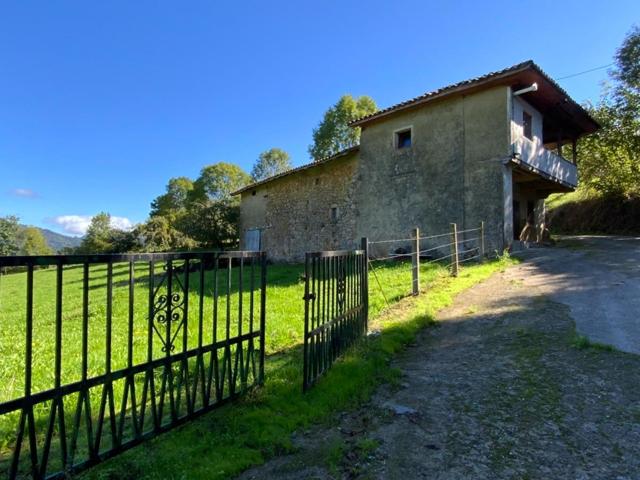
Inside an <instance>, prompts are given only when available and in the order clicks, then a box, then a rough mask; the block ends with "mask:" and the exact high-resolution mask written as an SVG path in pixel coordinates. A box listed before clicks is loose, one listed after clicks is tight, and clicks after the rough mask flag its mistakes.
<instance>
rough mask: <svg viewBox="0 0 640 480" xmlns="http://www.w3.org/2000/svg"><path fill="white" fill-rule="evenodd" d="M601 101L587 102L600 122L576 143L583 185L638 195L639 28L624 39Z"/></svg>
mask: <svg viewBox="0 0 640 480" xmlns="http://www.w3.org/2000/svg"><path fill="white" fill-rule="evenodd" d="M611 78H612V80H613V83H612V84H610V85H607V86H606V87H605V89H604V91H603V94H602V96H601V98H600V101H599V102H598V103H597V104H596V105H591V106H588V107H587V109H588V110H589V112H590V114H591V115H592V116H593V117H594V118H595V119H596V120H597V121H598V122H599V123H600V125H602V129H601V130H599V131H598V132H596V133H595V134H593V135H590V136H587V137H584V138H582V139H581V140H580V142H579V143H578V157H579V161H580V163H579V168H580V180H581V183H582V185H583V188H586V189H590V190H592V191H594V192H597V193H599V194H603V195H617V196H623V197H628V196H638V195H640V29H639V28H638V27H634V28H633V29H632V30H631V32H629V34H628V35H627V37H626V38H625V40H624V41H623V43H622V45H621V47H620V48H619V49H618V51H617V53H616V57H615V68H614V70H613V71H612V72H611Z"/></svg>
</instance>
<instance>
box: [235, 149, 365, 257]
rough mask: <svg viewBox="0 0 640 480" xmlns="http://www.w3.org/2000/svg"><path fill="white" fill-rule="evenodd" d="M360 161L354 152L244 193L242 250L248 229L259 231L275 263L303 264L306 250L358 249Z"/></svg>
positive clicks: (264, 246) (241, 223)
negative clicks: (357, 175) (356, 177)
mask: <svg viewBox="0 0 640 480" xmlns="http://www.w3.org/2000/svg"><path fill="white" fill-rule="evenodd" d="M358 159H359V156H358V153H357V152H353V153H351V154H349V155H347V156H344V157H339V158H336V159H334V160H331V161H329V162H325V163H321V164H318V165H317V166H311V167H309V168H307V169H304V170H301V171H299V172H296V173H294V174H291V175H287V176H284V177H281V178H278V179H276V180H274V181H272V182H269V183H267V184H264V185H261V186H258V187H257V188H256V189H254V190H248V191H246V192H243V193H242V202H241V222H240V232H241V248H244V244H245V242H244V239H245V235H246V231H247V230H249V229H260V231H261V232H262V233H261V235H262V245H261V248H262V249H263V250H265V251H267V252H268V254H269V258H270V259H272V260H274V261H288V262H299V261H302V260H304V254H305V252H309V251H316V250H336V249H343V248H354V247H355V246H356V245H357V240H356V236H355V217H356V208H355V205H354V202H353V198H354V192H353V188H354V175H355V171H356V167H357V164H358ZM332 209H336V210H335V213H334V214H332Z"/></svg>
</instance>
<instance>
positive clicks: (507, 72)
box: [350, 60, 599, 133]
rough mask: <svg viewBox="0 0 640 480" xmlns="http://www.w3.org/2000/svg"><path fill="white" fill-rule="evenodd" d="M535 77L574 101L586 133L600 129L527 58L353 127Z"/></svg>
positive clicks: (379, 113) (359, 121)
mask: <svg viewBox="0 0 640 480" xmlns="http://www.w3.org/2000/svg"><path fill="white" fill-rule="evenodd" d="M534 79H537V80H538V81H539V83H544V85H538V86H539V88H542V87H545V88H546V89H547V91H548V92H547V93H553V94H554V95H553V96H554V97H556V98H554V99H553V100H554V101H556V100H558V98H561V99H562V101H566V102H567V103H570V104H571V110H572V113H575V114H576V115H579V116H580V117H581V118H580V119H579V120H580V122H579V123H581V127H582V128H583V129H584V131H585V133H591V132H593V131H595V130H597V129H598V128H599V125H598V123H597V122H596V121H595V120H594V119H593V118H591V116H590V115H589V114H588V113H587V112H586V110H584V108H582V107H581V106H580V105H578V104H577V103H576V102H575V101H574V100H572V99H571V97H569V94H568V93H567V92H566V91H565V90H564V89H563V88H562V87H561V86H560V85H558V84H557V83H556V81H555V80H553V79H552V78H551V77H550V76H549V75H547V74H546V73H545V72H544V71H543V70H542V69H541V68H540V67H539V66H538V65H536V64H535V63H534V62H533V60H527V61H525V62H522V63H518V64H516V65H513V66H511V67H507V68H504V69H502V70H498V71H496V72H491V73H487V74H486V75H481V76H479V77H474V78H470V79H468V80H464V81H462V82H458V83H454V84H451V85H448V86H446V87H442V88H439V89H437V90H433V91H431V92H427V93H424V94H422V95H419V96H417V97H414V98H411V99H409V100H405V101H404V102H400V103H397V104H395V105H392V106H390V107H388V108H384V109H382V110H378V111H377V112H374V113H372V114H369V115H366V116H364V117H362V118H359V119H357V120H355V121H353V122H351V124H350V125H351V126H352V127H359V126H363V125H365V124H367V123H369V122H372V121H374V120H378V119H380V118H382V117H386V116H388V115H391V114H395V113H397V112H400V111H403V110H406V109H410V108H413V107H416V106H419V105H421V104H423V103H427V102H429V101H433V100H436V99H440V98H443V97H445V96H448V95H453V94H462V93H469V91H470V90H479V89H484V88H487V87H490V86H494V85H500V84H513V83H518V81H519V80H520V81H523V82H524V81H529V82H530V83H529V84H531V83H532V80H534Z"/></svg>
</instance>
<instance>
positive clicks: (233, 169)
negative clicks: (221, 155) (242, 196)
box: [189, 162, 251, 203]
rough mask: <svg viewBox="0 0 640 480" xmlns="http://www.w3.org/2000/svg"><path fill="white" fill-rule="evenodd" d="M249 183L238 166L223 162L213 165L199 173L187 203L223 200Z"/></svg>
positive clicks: (247, 176)
mask: <svg viewBox="0 0 640 480" xmlns="http://www.w3.org/2000/svg"><path fill="white" fill-rule="evenodd" d="M250 182H251V177H250V176H249V175H248V174H247V173H246V172H245V171H244V170H242V169H241V168H240V167H239V166H237V165H234V164H232V163H225V162H220V163H214V164H213V165H208V166H206V167H204V168H203V169H202V170H201V171H200V176H199V177H198V179H197V180H196V181H195V182H194V183H193V190H192V191H191V192H190V195H189V202H190V203H196V202H200V203H202V202H204V201H205V200H211V201H217V200H225V199H228V198H231V193H233V192H234V191H236V190H239V189H240V188H242V187H244V186H245V185H247V184H248V183H250Z"/></svg>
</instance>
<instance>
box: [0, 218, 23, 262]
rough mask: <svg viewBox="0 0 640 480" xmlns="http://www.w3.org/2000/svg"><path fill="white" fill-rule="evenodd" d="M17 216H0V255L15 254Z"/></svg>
mask: <svg viewBox="0 0 640 480" xmlns="http://www.w3.org/2000/svg"><path fill="white" fill-rule="evenodd" d="M19 229H20V226H19V225H18V217H15V216H13V215H8V216H6V217H0V256H7V255H15V254H16V253H17V252H18V250H19V247H18V231H19Z"/></svg>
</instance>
